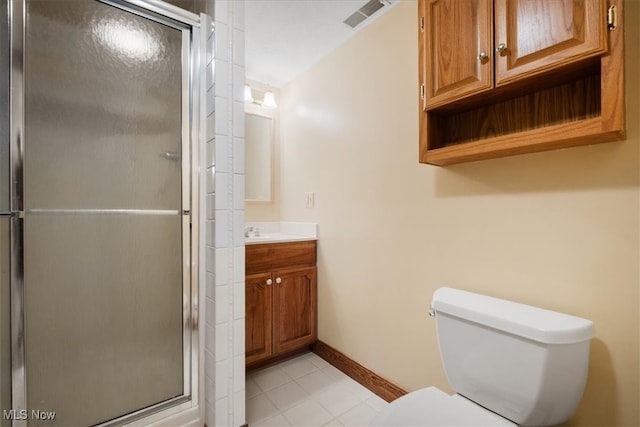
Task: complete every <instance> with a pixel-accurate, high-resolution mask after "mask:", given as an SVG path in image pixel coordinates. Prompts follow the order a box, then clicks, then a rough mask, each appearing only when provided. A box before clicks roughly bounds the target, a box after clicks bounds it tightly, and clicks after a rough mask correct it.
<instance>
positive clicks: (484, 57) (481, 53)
mask: <svg viewBox="0 0 640 427" xmlns="http://www.w3.org/2000/svg"><path fill="white" fill-rule="evenodd" d="M478 59H479V60H480V61H484V60H486V59H489V55H487V52H485V51H484V50H483V51H482V52H480V53H479V54H478Z"/></svg>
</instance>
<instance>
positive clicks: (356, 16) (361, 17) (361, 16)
mask: <svg viewBox="0 0 640 427" xmlns="http://www.w3.org/2000/svg"><path fill="white" fill-rule="evenodd" d="M384 6H385V3H383V2H382V1H381V0H370V1H368V2H367V3H366V4H365V5H364V6H362V7H361V8H360V9H358V10H356V11H355V12H354V13H353V14H352V15H351V16H349V17H348V18H347V19H345V20H344V23H345V24H347V25H348V26H350V27H351V28H355V27H357V26H358V25H360V24H361V23H362V22H363V21H365V20H366V19H368V18H369V17H370V16H371V15H373V14H374V13H376V12H377V11H378V10H380V9H382V8H383V7H384Z"/></svg>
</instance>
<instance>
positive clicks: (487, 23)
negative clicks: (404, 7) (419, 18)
mask: <svg viewBox="0 0 640 427" xmlns="http://www.w3.org/2000/svg"><path fill="white" fill-rule="evenodd" d="M420 6H421V7H424V8H425V10H424V11H423V12H424V17H425V22H424V27H423V28H424V34H421V36H422V37H423V38H422V40H423V42H424V44H425V51H426V55H425V62H424V64H423V66H424V71H423V74H424V76H421V78H424V79H425V87H426V98H427V99H426V108H427V109H430V108H433V107H436V106H438V105H441V104H444V103H446V102H449V101H452V100H454V99H458V98H463V97H465V96H468V95H472V94H475V93H478V92H482V91H485V90H489V89H491V87H492V86H493V66H492V62H493V28H492V27H493V24H492V8H493V3H492V1H491V0H465V1H460V0H422V1H421V4H420ZM421 15H422V13H421Z"/></svg>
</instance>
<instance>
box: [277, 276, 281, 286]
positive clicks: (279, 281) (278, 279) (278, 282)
mask: <svg viewBox="0 0 640 427" xmlns="http://www.w3.org/2000/svg"><path fill="white" fill-rule="evenodd" d="M276 283H277V284H278V285H279V284H280V283H282V279H281V278H279V277H276Z"/></svg>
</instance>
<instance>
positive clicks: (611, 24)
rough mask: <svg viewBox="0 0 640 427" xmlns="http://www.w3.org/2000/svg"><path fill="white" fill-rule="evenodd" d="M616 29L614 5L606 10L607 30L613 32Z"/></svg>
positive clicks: (616, 21) (616, 20) (616, 19)
mask: <svg viewBox="0 0 640 427" xmlns="http://www.w3.org/2000/svg"><path fill="white" fill-rule="evenodd" d="M617 27H618V13H617V12H616V5H615V4H614V5H612V6H609V9H607V28H608V29H609V31H613V30H615V29H616V28H617Z"/></svg>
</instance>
